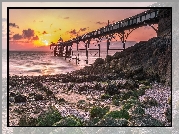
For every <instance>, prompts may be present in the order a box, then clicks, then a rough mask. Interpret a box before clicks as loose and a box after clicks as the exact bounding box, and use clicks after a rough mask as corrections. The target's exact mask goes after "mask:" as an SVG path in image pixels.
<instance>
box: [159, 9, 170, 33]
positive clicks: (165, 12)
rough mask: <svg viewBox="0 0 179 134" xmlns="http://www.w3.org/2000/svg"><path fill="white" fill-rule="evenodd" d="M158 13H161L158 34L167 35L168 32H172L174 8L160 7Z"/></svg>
mask: <svg viewBox="0 0 179 134" xmlns="http://www.w3.org/2000/svg"><path fill="white" fill-rule="evenodd" d="M158 15H159V23H158V35H157V36H166V35H167V34H171V25H172V21H171V19H172V10H171V9H160V10H159V14H158Z"/></svg>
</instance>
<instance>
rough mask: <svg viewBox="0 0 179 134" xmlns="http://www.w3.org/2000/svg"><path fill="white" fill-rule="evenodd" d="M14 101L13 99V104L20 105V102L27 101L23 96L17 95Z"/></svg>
mask: <svg viewBox="0 0 179 134" xmlns="http://www.w3.org/2000/svg"><path fill="white" fill-rule="evenodd" d="M14 99H15V103H20V102H26V101H27V99H26V97H25V96H23V95H18V96H16V97H15V98H14Z"/></svg>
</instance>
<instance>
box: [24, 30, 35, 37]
mask: <svg viewBox="0 0 179 134" xmlns="http://www.w3.org/2000/svg"><path fill="white" fill-rule="evenodd" d="M22 36H23V37H24V38H25V39H26V38H28V39H31V38H32V37H34V30H32V29H30V28H29V29H27V30H23V31H22Z"/></svg>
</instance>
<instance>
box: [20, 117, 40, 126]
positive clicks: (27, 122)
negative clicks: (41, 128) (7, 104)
mask: <svg viewBox="0 0 179 134" xmlns="http://www.w3.org/2000/svg"><path fill="white" fill-rule="evenodd" d="M18 125H19V126H36V125H37V119H36V118H33V117H29V116H28V117H27V115H22V116H21V118H20V120H19V123H18Z"/></svg>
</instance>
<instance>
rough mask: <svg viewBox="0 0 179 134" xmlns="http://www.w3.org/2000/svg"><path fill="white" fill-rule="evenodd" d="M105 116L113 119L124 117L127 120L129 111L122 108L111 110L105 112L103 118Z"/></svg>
mask: <svg viewBox="0 0 179 134" xmlns="http://www.w3.org/2000/svg"><path fill="white" fill-rule="evenodd" d="M106 117H112V118H114V119H116V118H119V119H121V118H125V119H127V120H128V119H129V117H130V116H129V113H128V112H127V110H125V109H122V110H120V111H111V112H109V113H107V114H106V115H105V116H104V118H106Z"/></svg>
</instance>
